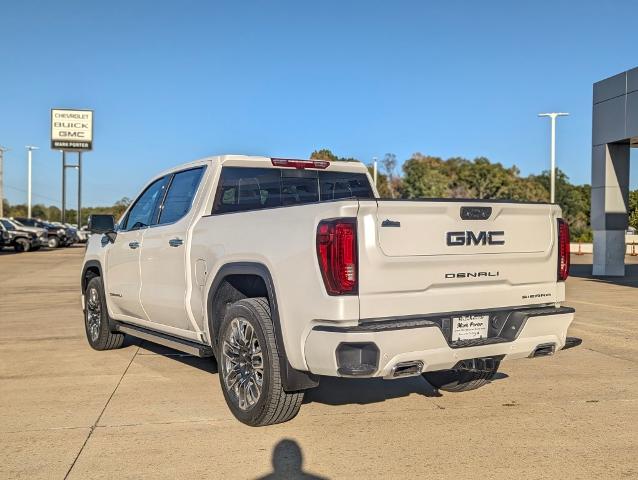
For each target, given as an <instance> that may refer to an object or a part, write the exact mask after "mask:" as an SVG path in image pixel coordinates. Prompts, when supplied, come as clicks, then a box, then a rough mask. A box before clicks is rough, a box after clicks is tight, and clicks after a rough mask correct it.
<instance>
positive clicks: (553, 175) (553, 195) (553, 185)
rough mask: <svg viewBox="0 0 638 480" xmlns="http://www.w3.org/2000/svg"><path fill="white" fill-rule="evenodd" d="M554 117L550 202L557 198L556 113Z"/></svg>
mask: <svg viewBox="0 0 638 480" xmlns="http://www.w3.org/2000/svg"><path fill="white" fill-rule="evenodd" d="M551 119H552V152H551V169H552V170H551V173H550V183H551V186H550V192H551V193H550V195H549V198H550V200H549V201H550V203H554V202H555V200H556V115H552V116H551Z"/></svg>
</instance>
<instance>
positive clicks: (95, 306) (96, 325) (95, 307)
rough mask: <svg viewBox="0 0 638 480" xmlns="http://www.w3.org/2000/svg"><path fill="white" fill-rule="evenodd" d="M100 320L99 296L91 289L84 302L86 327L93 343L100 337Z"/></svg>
mask: <svg viewBox="0 0 638 480" xmlns="http://www.w3.org/2000/svg"><path fill="white" fill-rule="evenodd" d="M101 318H102V306H101V304H100V296H99V294H98V292H97V290H96V289H95V288H91V289H90V290H89V294H88V298H87V301H86V327H87V330H88V332H89V336H90V337H91V340H92V341H93V342H97V339H98V337H99V336H100V323H101Z"/></svg>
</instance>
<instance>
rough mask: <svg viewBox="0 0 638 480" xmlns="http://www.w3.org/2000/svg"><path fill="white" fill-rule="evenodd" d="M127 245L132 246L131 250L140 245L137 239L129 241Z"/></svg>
mask: <svg viewBox="0 0 638 480" xmlns="http://www.w3.org/2000/svg"><path fill="white" fill-rule="evenodd" d="M128 246H129V247H130V248H132V249H133V250H135V249H136V248H137V247H139V246H140V242H137V241H135V242H131V243H129V244H128Z"/></svg>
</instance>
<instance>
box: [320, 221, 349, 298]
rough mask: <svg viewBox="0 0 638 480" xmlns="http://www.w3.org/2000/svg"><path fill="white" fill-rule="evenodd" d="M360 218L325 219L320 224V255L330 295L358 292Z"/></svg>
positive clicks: (323, 274) (322, 272) (321, 266)
mask: <svg viewBox="0 0 638 480" xmlns="http://www.w3.org/2000/svg"><path fill="white" fill-rule="evenodd" d="M356 221H357V219H356V218H337V219H334V220H323V221H322V222H320V223H319V225H318V226H317V258H318V260H319V268H320V270H321V276H322V277H323V283H324V285H325V287H326V292H328V295H355V294H356V293H357V291H358V282H357V276H358V268H357V223H356Z"/></svg>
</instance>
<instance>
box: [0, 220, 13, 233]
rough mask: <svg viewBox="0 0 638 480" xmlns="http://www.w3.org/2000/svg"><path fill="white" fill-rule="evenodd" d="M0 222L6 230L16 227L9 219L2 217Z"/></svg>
mask: <svg viewBox="0 0 638 480" xmlns="http://www.w3.org/2000/svg"><path fill="white" fill-rule="evenodd" d="M0 223H2V225H3V226H4V228H6V229H7V230H15V229H16V227H14V226H13V224H12V223H11V222H10V221H9V220H5V219H4V218H3V219H2V220H0Z"/></svg>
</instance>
